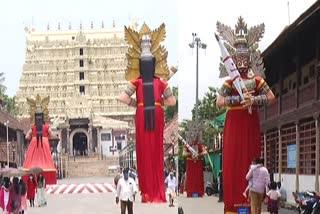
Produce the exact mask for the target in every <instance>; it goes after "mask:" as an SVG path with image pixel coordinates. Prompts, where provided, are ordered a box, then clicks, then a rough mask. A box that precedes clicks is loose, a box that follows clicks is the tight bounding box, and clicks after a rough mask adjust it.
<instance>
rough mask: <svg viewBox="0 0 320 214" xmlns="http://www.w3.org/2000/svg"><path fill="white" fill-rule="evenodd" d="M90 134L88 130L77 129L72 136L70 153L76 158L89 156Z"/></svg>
mask: <svg viewBox="0 0 320 214" xmlns="http://www.w3.org/2000/svg"><path fill="white" fill-rule="evenodd" d="M88 139H89V134H88V131H87V130H86V129H81V128H80V129H75V130H74V131H73V132H72V133H71V135H70V149H71V150H70V152H71V154H72V155H75V156H87V155H88V151H89V149H88V147H89V141H88Z"/></svg>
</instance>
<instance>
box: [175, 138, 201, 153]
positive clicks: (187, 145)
mask: <svg viewBox="0 0 320 214" xmlns="http://www.w3.org/2000/svg"><path fill="white" fill-rule="evenodd" d="M178 137H179V139H180V140H181V141H182V143H183V144H184V145H185V146H186V147H187V148H188V150H189V151H190V152H191V153H192V156H193V157H197V156H198V155H199V154H198V152H197V151H196V150H194V149H193V148H192V147H191V146H190V145H189V144H188V143H187V142H186V141H185V140H184V139H183V137H181V135H178Z"/></svg>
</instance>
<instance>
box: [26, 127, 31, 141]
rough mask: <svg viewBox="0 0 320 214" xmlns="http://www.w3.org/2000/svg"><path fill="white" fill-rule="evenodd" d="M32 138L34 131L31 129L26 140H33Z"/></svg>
mask: <svg viewBox="0 0 320 214" xmlns="http://www.w3.org/2000/svg"><path fill="white" fill-rule="evenodd" d="M31 138H32V130H31V129H29V131H28V132H27V134H26V137H25V139H26V140H31Z"/></svg>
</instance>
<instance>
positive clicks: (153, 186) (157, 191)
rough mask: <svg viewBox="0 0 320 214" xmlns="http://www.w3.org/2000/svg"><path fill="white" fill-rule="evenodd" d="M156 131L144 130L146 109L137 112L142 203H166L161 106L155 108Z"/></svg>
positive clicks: (138, 159) (137, 150)
mask: <svg viewBox="0 0 320 214" xmlns="http://www.w3.org/2000/svg"><path fill="white" fill-rule="evenodd" d="M155 113H156V126H155V130H154V131H148V132H146V131H145V130H144V109H143V107H138V108H137V111H136V152H137V168H138V173H139V187H140V191H141V198H142V202H145V203H148V202H149V203H150V202H155V203H161V202H166V195H165V186H164V171H163V170H164V160H163V130H164V114H163V109H162V107H161V106H155Z"/></svg>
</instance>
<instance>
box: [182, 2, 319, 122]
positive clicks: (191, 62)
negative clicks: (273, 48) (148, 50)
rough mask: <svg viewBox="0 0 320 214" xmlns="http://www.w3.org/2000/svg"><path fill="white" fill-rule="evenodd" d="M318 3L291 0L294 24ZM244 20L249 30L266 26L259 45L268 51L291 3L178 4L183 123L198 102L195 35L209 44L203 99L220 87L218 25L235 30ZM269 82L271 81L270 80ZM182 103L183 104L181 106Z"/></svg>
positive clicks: (202, 54) (203, 61) (203, 60)
mask: <svg viewBox="0 0 320 214" xmlns="http://www.w3.org/2000/svg"><path fill="white" fill-rule="evenodd" d="M314 2H315V0H290V1H289V8H290V10H289V11H290V12H289V14H290V22H291V23H293V22H294V20H296V19H297V18H298V17H299V16H300V15H301V14H302V13H303V12H304V11H305V10H307V9H308V8H309V7H310V6H311V5H312V4H313V3H314ZM239 16H242V17H243V18H244V20H245V22H246V23H247V26H248V28H250V27H252V26H254V25H259V24H261V23H264V24H265V34H264V37H263V38H262V40H261V42H260V43H259V48H260V50H261V51H263V50H265V49H266V48H267V47H268V46H269V45H270V44H271V43H272V42H273V41H274V40H275V39H276V38H277V36H278V35H279V34H280V33H281V31H282V30H283V29H284V28H285V26H286V25H288V23H289V18H288V0H264V1H262V0H239V1H235V0H223V1H212V0H197V1H196V4H195V3H194V1H185V0H178V42H179V46H178V60H179V71H178V72H179V83H178V86H179V104H180V105H179V122H181V121H182V120H183V119H191V116H192V114H191V110H192V108H193V106H194V104H195V101H196V98H195V97H196V90H195V88H196V50H195V48H194V49H193V50H192V49H191V48H190V47H189V45H188V44H189V43H190V42H192V33H193V32H194V33H197V35H198V36H199V38H200V39H201V41H202V42H203V43H205V44H207V49H206V50H202V49H200V50H199V70H198V72H199V81H198V85H199V99H201V98H202V97H203V96H204V94H205V93H206V92H207V91H208V87H209V86H213V87H220V86H221V85H222V83H223V80H222V79H219V62H220V56H221V55H220V49H219V46H218V43H217V41H216V40H215V38H214V33H215V32H216V23H217V21H220V22H222V23H224V24H226V25H229V26H231V27H232V29H234V26H235V25H236V23H237V20H238V17H239ZM267 78H268V77H267ZM181 103H182V104H181Z"/></svg>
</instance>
